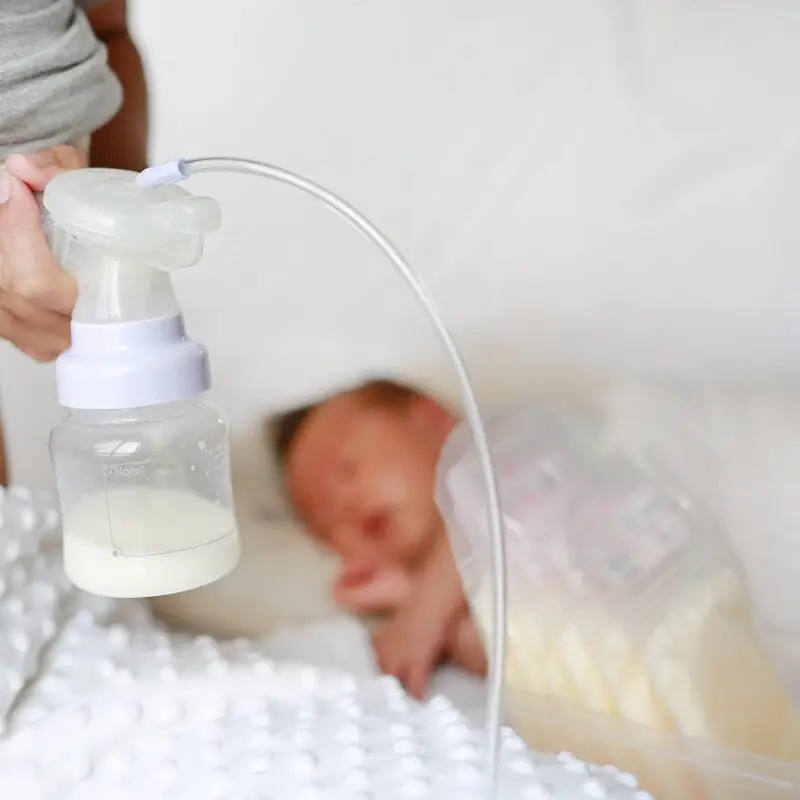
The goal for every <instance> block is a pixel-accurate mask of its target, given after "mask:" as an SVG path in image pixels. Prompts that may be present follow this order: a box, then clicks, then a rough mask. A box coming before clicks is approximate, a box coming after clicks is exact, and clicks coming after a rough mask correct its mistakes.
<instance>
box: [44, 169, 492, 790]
mask: <svg viewBox="0 0 800 800" xmlns="http://www.w3.org/2000/svg"><path fill="white" fill-rule="evenodd" d="M198 172H233V173H240V174H248V175H255V176H259V177H263V178H268V179H270V180H272V181H277V182H278V183H282V184H284V185H286V186H289V187H291V188H294V189H297V190H299V191H301V192H303V193H305V194H307V195H310V196H312V197H314V198H315V199H316V200H319V201H321V202H322V203H324V204H325V205H326V206H328V207H329V208H330V209H331V210H333V211H334V212H336V213H337V214H338V215H339V216H340V217H342V218H343V219H344V220H345V221H347V222H349V223H350V224H351V225H352V226H353V227H355V228H356V229H357V230H358V231H359V232H360V233H361V234H363V235H364V236H365V237H366V238H367V239H369V240H371V241H372V242H373V244H375V245H377V247H378V248H379V249H380V250H381V251H382V253H383V254H384V255H385V256H386V257H387V259H388V260H389V261H390V262H391V263H392V265H393V266H394V267H395V269H396V270H397V271H398V273H399V274H400V276H401V277H402V278H404V279H405V281H406V283H407V285H408V286H409V287H410V288H411V290H412V291H413V292H414V294H415V295H416V297H417V299H418V300H419V301H420V303H421V305H422V307H423V308H424V310H425V312H426V313H427V315H428V317H429V319H430V321H431V323H432V324H433V328H434V330H435V331H436V333H437V334H438V336H439V339H440V340H441V342H442V344H443V345H444V347H445V350H446V351H447V353H448V355H449V357H450V360H451V361H452V364H453V367H454V368H455V371H456V376H457V378H458V384H459V388H460V392H461V401H462V406H463V410H464V416H465V418H466V421H467V423H468V424H469V427H470V429H471V431H472V435H473V438H474V440H475V449H476V453H477V455H478V460H479V465H480V469H481V474H482V476H483V478H484V480H485V484H486V492H487V508H488V523H489V531H490V533H491V560H492V567H493V587H492V589H493V591H492V623H493V624H492V630H491V646H490V648H489V651H490V652H489V655H490V658H489V664H490V668H489V692H488V701H487V713H486V724H487V736H488V741H487V746H488V756H489V758H488V774H487V779H488V782H487V785H488V787H490V790H489V791H490V794H491V796H496V794H495V789H496V779H497V772H496V770H497V754H498V752H499V746H500V730H501V721H502V698H503V676H504V673H505V640H506V626H507V623H506V603H507V590H506V562H505V541H504V537H503V518H502V514H501V509H500V501H499V492H498V487H497V479H496V476H495V471H494V468H493V465H492V460H491V456H490V451H489V444H488V439H487V435H486V432H485V429H484V425H483V421H482V418H481V414H480V410H479V407H478V402H477V399H476V397H475V393H474V391H473V388H472V383H471V381H470V379H469V375H468V373H467V369H466V366H465V364H464V361H463V359H462V357H461V355H460V353H459V351H458V348H457V347H456V344H455V342H454V341H453V338H452V336H451V334H450V332H449V331H448V329H447V327H446V325H445V324H444V322H443V320H442V317H441V315H440V313H439V311H438V309H437V308H436V305H435V303H434V302H433V300H432V299H431V297H430V296H429V295H428V293H427V290H426V289H425V287H424V286H423V284H422V282H421V281H420V280H419V279H418V278H417V277H416V275H415V274H414V272H413V271H412V270H411V268H410V267H409V265H408V263H407V262H406V260H405V259H404V258H403V256H402V255H401V254H400V253H399V251H398V250H397V249H396V248H395V247H394V245H393V244H392V243H391V242H390V241H389V240H388V239H387V238H386V237H385V236H384V235H383V234H382V233H381V232H380V231H379V230H378V229H377V228H376V227H375V226H374V225H372V224H371V223H370V222H369V221H368V220H367V219H366V218H365V217H364V216H363V215H361V214H360V213H359V212H358V211H356V210H355V209H354V208H353V207H352V206H350V205H349V204H348V203H347V202H345V201H344V200H342V199H341V198H340V197H338V196H337V195H335V194H333V193H332V192H329V191H328V190H327V189H325V188H323V187H321V186H319V185H318V184H315V183H313V182H312V181H309V180H307V179H306V178H303V177H301V176H299V175H296V174H294V173H292V172H289V171H287V170H284V169H281V168H279V167H275V166H272V165H270V164H265V163H263V162H260V161H253V160H250V159H241V158H202V159H193V160H190V161H186V160H175V161H168V162H165V163H163V164H159V165H157V166H154V167H150V168H149V169H146V170H145V171H144V172H142V173H139V174H136V173H132V172H124V171H118V170H101V169H83V170H77V171H75V172H69V173H64V174H62V175H59V176H57V177H56V178H55V179H54V180H53V181H52V182H51V183H50V184H49V185H48V186H47V189H46V190H45V194H44V206H45V209H46V212H47V214H48V215H49V219H46V220H45V221H46V222H47V223H48V224H52V235H51V240H52V245H53V250H54V252H55V255H56V257H57V258H58V259H59V261H60V263H61V264H62V266H63V267H64V268H65V269H66V270H68V271H69V272H70V273H72V274H73V275H74V276H75V278H76V280H77V283H78V290H79V297H78V303H77V306H76V308H75V312H74V315H73V322H72V346H71V348H70V349H69V350H68V351H67V352H66V353H64V354H63V355H62V356H61V357H60V358H59V359H58V361H57V362H56V382H57V391H58V400H59V403H60V405H61V406H63V407H64V408H65V409H66V410H67V414H66V418H65V420H64V422H63V423H62V424H61V425H59V426H58V427H57V428H55V429H54V430H53V433H52V435H51V439H50V452H51V456H52V460H53V466H54V470H55V475H56V485H57V488H58V495H59V500H60V504H61V511H62V520H63V536H64V566H65V569H66V572H67V575H68V576H69V578H70V579H71V580H72V581H73V582H74V583H75V584H76V585H78V586H79V587H81V588H83V589H85V590H87V591H89V592H93V593H95V594H100V595H104V596H108V597H148V596H155V595H161V594H170V593H175V592H182V591H186V590H189V589H192V588H196V587H199V586H201V585H203V584H207V583H211V582H212V581H214V580H217V579H219V578H221V577H222V576H223V575H225V574H226V573H228V572H230V571H231V570H232V569H233V568H234V566H235V565H236V563H237V561H238V559H239V555H240V541H239V534H238V531H237V527H236V518H235V514H234V510H233V500H232V489H231V475H230V463H229V460H230V459H229V437H228V428H227V425H226V423H225V421H224V420H223V418H222V415H221V414H220V412H219V411H218V410H217V409H216V408H214V406H213V405H211V404H210V403H208V402H207V401H206V400H204V399H203V394H204V393H205V392H206V391H207V390H208V389H209V388H210V386H211V380H210V376H209V365H208V356H207V353H206V351H205V349H204V348H203V347H202V346H200V345H198V344H196V343H195V342H193V341H192V340H191V339H190V338H189V337H188V336H187V334H186V331H185V328H184V325H183V319H182V316H181V312H180V309H179V307H178V303H177V300H176V297H175V293H174V291H173V288H172V284H171V280H170V272H172V271H173V270H176V269H183V268H186V267H190V266H192V265H194V264H196V263H197V261H198V260H199V259H200V256H201V255H202V249H203V237H204V236H205V235H206V234H208V233H210V232H212V231H215V230H217V229H218V228H219V225H220V214H219V207H218V205H217V203H216V202H215V201H214V200H212V199H210V198H207V197H198V196H193V195H191V194H189V193H188V192H187V191H185V190H184V189H182V188H180V187H178V186H177V185H175V184H177V183H179V182H181V181H183V180H184V179H186V178H188V177H190V176H191V175H194V174H196V173H198Z"/></svg>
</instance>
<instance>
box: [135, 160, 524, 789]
mask: <svg viewBox="0 0 800 800" xmlns="http://www.w3.org/2000/svg"><path fill="white" fill-rule="evenodd" d="M201 172H234V173H240V174H245V175H258V176H261V177H262V178H269V179H271V180H273V181H277V182H278V183H283V184H286V185H288V186H292V187H294V188H295V189H299V190H300V191H301V192H304V193H305V194H308V195H311V196H312V197H315V198H316V199H317V200H320V201H322V203H324V204H325V205H326V206H328V208H330V209H332V210H333V211H335V212H336V213H337V214H339V216H341V217H342V218H344V219H345V220H346V221H347V222H349V223H350V224H351V225H352V226H353V227H354V228H356V230H358V231H360V232H361V233H362V234H363V235H364V236H366V238H367V239H369V240H371V241H372V242H373V243H374V244H376V245H377V246H378V247H379V248H380V250H381V251H382V252H383V253H384V255H385V256H386V257H387V258H388V259H389V260H390V261H391V262H392V264H393V265H394V266H395V268H396V269H397V271H398V272H399V273H400V274H401V275H402V276H403V277H404V278H405V280H406V282H407V283H408V284H409V285H410V286H411V288H412V290H413V291H414V294H415V295H416V296H417V298H418V300H419V301H420V303H421V304H422V306H423V307H424V309H425V311H426V312H427V314H428V316H429V317H430V319H431V321H432V323H433V326H434V328H435V329H436V332H437V333H438V334H439V338H440V339H441V340H442V343H443V344H444V347H445V349H446V350H447V354H448V355H449V357H450V359H451V360H452V362H453V366H454V367H455V370H456V374H457V376H458V384H459V389H460V393H461V402H462V405H463V407H464V414H465V416H466V420H467V423H468V424H469V426H470V430H471V432H472V436H473V438H474V440H475V448H476V451H477V454H478V459H479V461H480V466H481V472H482V474H483V478H484V480H485V482H486V496H487V500H488V517H489V533H490V537H491V555H492V573H493V575H492V578H493V580H492V619H493V625H492V632H491V646H490V653H489V677H488V695H487V702H486V737H487V742H486V746H487V750H486V757H487V776H486V777H487V792H488V797H489V798H495V797H497V796H498V794H499V785H498V780H499V774H498V769H499V760H500V759H499V756H500V745H501V741H502V737H501V732H502V721H503V720H502V717H503V679H504V676H505V656H506V647H505V644H506V628H507V601H508V588H507V578H506V571H507V567H506V548H505V537H504V526H503V515H502V511H501V508H500V495H499V491H498V482H497V475H496V473H495V469H494V465H493V463H492V458H491V453H490V451H489V442H488V439H487V436H486V430H485V428H484V425H483V419H482V417H481V413H480V410H479V408H478V401H477V399H476V397H475V392H474V391H473V388H472V382H471V381H470V378H469V374H468V372H467V368H466V366H465V364H464V360H463V359H462V357H461V354H460V353H459V350H458V348H457V346H456V344H455V342H454V340H453V337H452V336H451V335H450V332H449V331H448V329H447V326H446V325H445V324H444V321H443V319H442V316H441V314H440V313H439V310H438V309H437V307H436V304H435V303H434V301H433V300H432V299H431V297H430V295H429V294H428V292H427V290H426V289H425V287H424V285H423V284H422V282H421V281H420V280H419V278H417V276H416V275H415V274H414V272H413V270H412V269H411V267H410V266H409V265H408V262H407V261H406V260H405V258H403V256H402V255H401V254H400V252H399V251H398V249H397V248H396V247H395V246H394V245H393V244H392V243H391V242H390V241H389V239H387V238H386V237H385V236H384V235H383V234H382V233H381V232H380V231H379V230H378V229H377V228H376V227H375V226H374V225H373V224H372V223H371V222H370V221H369V220H368V219H366V218H365V217H364V216H363V215H362V214H361V213H359V212H358V211H356V209H354V208H353V207H352V206H351V205H350V204H349V203H347V202H346V201H345V200H343V199H342V198H340V197H338V196H337V195H335V194H333V193H332V192H330V191H328V190H327V189H325V188H324V187H322V186H319V185H318V184H316V183H314V182H313V181H310V180H307V179H306V178H303V177H301V176H300V175H296V174H295V173H292V172H289V171H287V170H284V169H281V168H280V167H276V166H273V165H271V164H266V163H264V162H261V161H256V160H253V159H246V158H197V159H191V160H183V159H178V160H174V161H167V162H164V163H163V164H157V165H155V166H153V167H150V168H148V169H146V170H144V171H143V172H142V173H141V174H140V175H139V179H138V184H139V185H140V186H144V187H147V186H159V185H162V184H165V183H177V182H179V181H182V180H184V179H185V178H188V177H190V176H191V175H196V174H197V173H201Z"/></svg>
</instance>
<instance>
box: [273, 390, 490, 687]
mask: <svg viewBox="0 0 800 800" xmlns="http://www.w3.org/2000/svg"><path fill="white" fill-rule="evenodd" d="M454 425H455V418H454V417H453V415H452V414H451V413H450V412H449V411H448V410H447V409H446V408H445V407H444V406H442V405H441V404H440V403H438V402H437V401H436V400H434V399H432V398H430V397H427V396H426V395H423V394H421V393H420V392H418V391H416V390H414V389H411V388H408V387H406V386H402V385H400V384H397V383H394V382H392V381H386V380H376V381H371V382H369V383H366V384H364V385H362V386H359V387H357V388H354V389H350V390H348V391H344V392H342V393H340V394H337V395H334V396H332V397H330V398H328V399H326V400H324V401H322V402H321V403H319V404H317V405H314V406H310V407H308V408H303V409H300V410H297V411H293V412H290V413H289V414H286V415H285V416H283V417H282V418H281V419H279V420H277V422H276V423H275V426H274V430H273V433H274V443H275V447H276V450H277V453H278V457H279V459H280V461H281V464H282V466H283V469H284V477H285V485H286V489H287V491H288V494H289V497H290V499H291V502H292V504H293V506H294V508H295V510H296V512H297V514H298V515H299V516H300V518H301V519H302V520H303V521H304V522H305V524H306V525H307V527H308V529H309V530H310V531H311V532H312V533H314V534H315V535H316V536H319V537H320V538H321V539H322V540H323V541H324V542H326V543H327V544H328V545H329V546H330V547H332V548H333V549H334V550H335V551H336V552H337V553H338V554H339V556H340V557H341V567H340V571H339V575H338V579H337V581H336V584H335V587H334V596H335V599H336V601H337V602H338V603H339V604H341V605H342V606H344V607H345V608H347V609H349V610H351V611H354V612H357V613H361V614H372V613H379V614H383V615H385V619H384V621H383V622H382V624H381V627H379V628H378V630H377V632H376V633H375V636H374V639H373V646H374V648H375V654H376V657H377V659H378V663H379V664H380V667H381V669H382V670H383V671H384V672H385V673H387V674H390V675H394V676H395V677H396V678H397V679H398V680H400V681H401V682H402V683H403V685H404V686H405V687H406V689H407V690H408V691H409V692H410V693H411V694H413V695H415V696H417V697H422V696H424V694H425V692H426V689H427V685H428V681H429V678H430V676H431V674H432V672H433V670H434V669H435V668H436V666H437V665H438V664H439V663H441V662H442V661H445V660H447V661H450V662H452V663H455V664H457V665H459V666H461V667H463V668H464V669H467V670H469V671H470V672H473V673H476V674H485V671H486V660H485V656H484V651H483V647H482V645H481V642H480V639H479V637H478V634H477V630H476V628H475V625H474V623H473V621H472V619H471V617H470V614H469V609H468V607H467V603H466V599H465V597H464V593H463V590H462V587H461V582H460V578H459V574H458V569H457V567H456V564H455V561H454V559H453V555H452V553H451V551H450V546H449V543H448V540H447V536H446V534H445V531H444V526H443V523H442V519H441V517H440V515H439V512H438V510H437V508H436V505H435V503H434V498H433V494H434V481H435V474H436V465H437V461H438V458H439V453H440V451H441V449H442V446H443V445H444V443H445V440H446V439H447V436H448V434H449V433H450V431H451V429H452V428H453V426H454Z"/></svg>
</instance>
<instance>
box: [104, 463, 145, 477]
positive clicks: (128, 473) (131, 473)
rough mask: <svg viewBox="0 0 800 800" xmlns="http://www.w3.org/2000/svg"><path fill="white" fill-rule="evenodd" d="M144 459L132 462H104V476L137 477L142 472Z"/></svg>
mask: <svg viewBox="0 0 800 800" xmlns="http://www.w3.org/2000/svg"><path fill="white" fill-rule="evenodd" d="M145 463H146V462H144V461H138V462H136V463H134V464H104V465H103V474H104V475H105V477H106V478H138V477H140V476H141V475H143V474H144V466H145Z"/></svg>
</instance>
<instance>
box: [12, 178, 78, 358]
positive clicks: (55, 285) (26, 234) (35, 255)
mask: <svg viewBox="0 0 800 800" xmlns="http://www.w3.org/2000/svg"><path fill="white" fill-rule="evenodd" d="M4 180H5V182H6V191H5V192H4V195H5V196H6V200H5V202H4V203H2V204H0V286H2V287H3V289H4V290H5V291H6V292H7V293H8V294H9V295H15V294H16V295H19V296H20V297H21V298H23V299H25V300H27V301H29V302H30V303H32V304H36V305H39V306H41V307H42V308H44V309H47V310H49V311H55V312H57V313H58V314H66V315H69V314H71V313H72V310H73V308H74V307H75V300H76V299H77V295H78V291H77V286H76V285H75V281H74V279H73V278H72V277H71V276H70V275H68V274H67V273H66V272H64V270H62V269H61V267H60V266H59V265H58V263H57V262H56V259H55V257H54V256H53V254H52V252H51V251H50V246H49V244H48V242H47V237H46V236H45V234H44V231H43V230H42V225H41V218H40V214H39V206H38V204H37V202H36V199H35V198H34V196H33V193H32V192H31V190H30V189H29V188H28V186H26V185H25V184H24V183H23V182H22V181H21V180H20V179H19V178H18V177H16V175H14V174H13V173H11V171H10V170H8V171H7V174H6V176H4ZM14 343H15V344H16V342H14Z"/></svg>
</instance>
